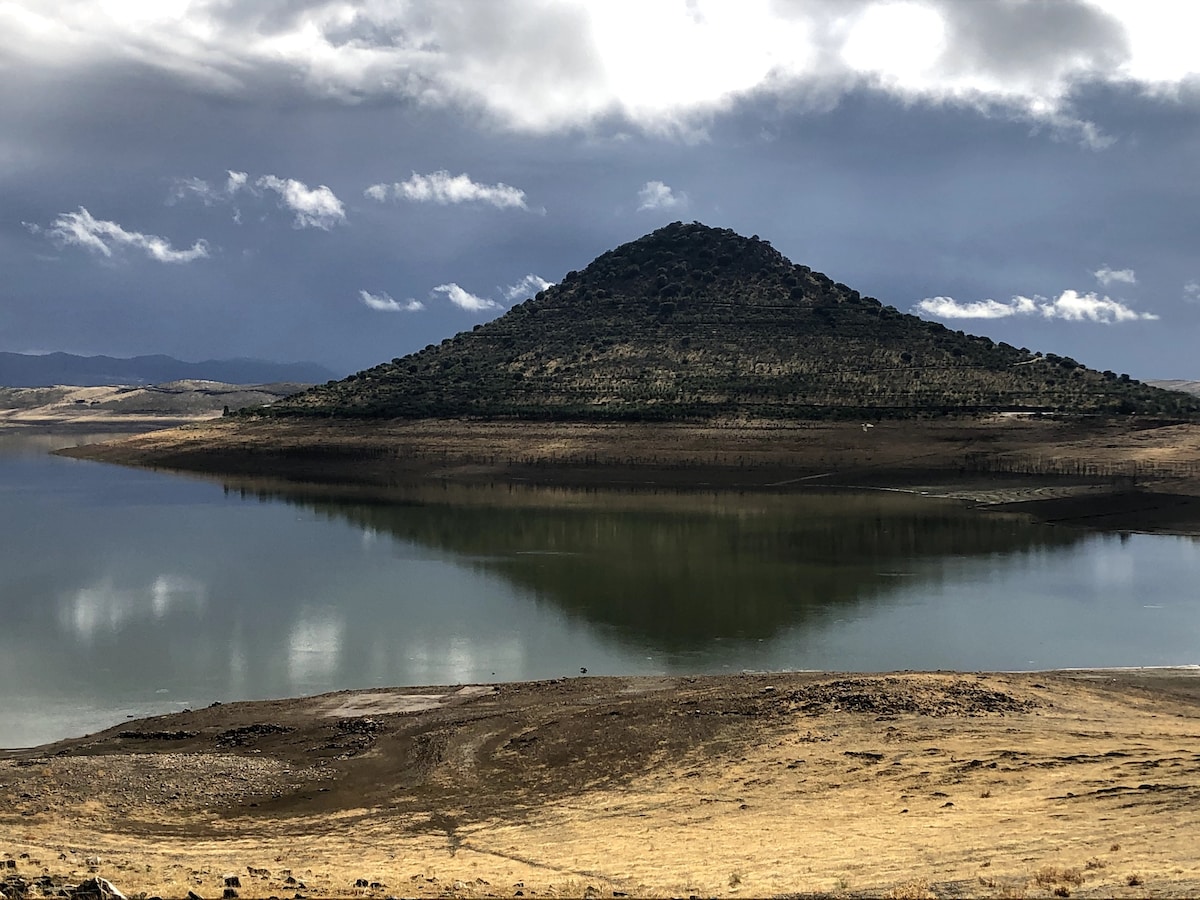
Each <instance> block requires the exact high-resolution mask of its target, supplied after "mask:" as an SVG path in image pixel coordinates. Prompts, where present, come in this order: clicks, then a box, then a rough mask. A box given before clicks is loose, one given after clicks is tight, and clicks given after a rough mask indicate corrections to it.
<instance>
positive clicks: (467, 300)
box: [433, 281, 500, 312]
mask: <svg viewBox="0 0 1200 900" xmlns="http://www.w3.org/2000/svg"><path fill="white" fill-rule="evenodd" d="M433 292H434V293H435V294H445V295H446V296H447V297H449V298H450V302H451V303H453V304H454V305H455V306H457V307H459V308H460V309H465V310H469V311H471V312H481V311H482V310H485V309H499V308H500V304H499V303H497V302H496V301H495V300H490V299H488V298H487V297H476V296H475V295H474V294H472V293H471V292H470V291H467V290H464V289H463V288H460V287H459V286H458V285H457V284H455V283H454V282H453V281H452V282H450V283H449V284H439V285H438V286H437V287H435V288H434V289H433Z"/></svg>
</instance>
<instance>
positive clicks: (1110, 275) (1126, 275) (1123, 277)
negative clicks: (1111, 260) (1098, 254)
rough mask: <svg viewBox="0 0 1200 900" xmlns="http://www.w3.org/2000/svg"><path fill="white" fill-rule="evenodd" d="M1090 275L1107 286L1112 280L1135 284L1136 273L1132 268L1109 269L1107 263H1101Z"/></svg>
mask: <svg viewBox="0 0 1200 900" xmlns="http://www.w3.org/2000/svg"><path fill="white" fill-rule="evenodd" d="M1092 275H1094V276H1095V278H1096V280H1097V281H1098V282H1100V284H1102V285H1104V287H1108V286H1109V285H1110V284H1113V283H1114V282H1115V283H1119V284H1137V275H1136V274H1135V273H1134V271H1133V269H1110V268H1109V267H1108V266H1107V265H1103V266H1101V267H1100V268H1099V269H1097V270H1096V271H1095V272H1093V273H1092Z"/></svg>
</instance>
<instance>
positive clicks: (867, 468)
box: [62, 416, 1200, 533]
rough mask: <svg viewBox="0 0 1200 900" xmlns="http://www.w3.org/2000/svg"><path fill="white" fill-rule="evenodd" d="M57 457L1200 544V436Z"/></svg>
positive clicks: (193, 438) (550, 431) (320, 432)
mask: <svg viewBox="0 0 1200 900" xmlns="http://www.w3.org/2000/svg"><path fill="white" fill-rule="evenodd" d="M869 425H870V426H871V427H867V426H869ZM62 452H63V453H64V454H66V455H71V456H77V457H83V458H89V459H97V460H103V461H107V462H113V463H120V464H124V465H137V466H152V467H155V468H165V469H174V470H179V471H187V472H194V473H199V474H207V475H213V476H220V477H222V478H225V479H230V478H238V477H240V478H272V479H277V480H280V481H285V482H290V483H293V484H306V485H314V484H318V485H327V486H336V487H337V488H338V489H339V490H343V491H348V490H353V489H354V488H355V487H362V488H370V489H374V490H378V491H387V490H389V489H393V488H396V487H397V486H400V485H411V484H413V483H419V482H426V483H428V482H440V483H445V482H455V483H464V484H490V483H507V484H526V485H548V486H567V487H587V488H591V487H607V488H620V489H648V490H663V489H666V490H719V489H729V490H755V491H767V492H772V493H787V492H794V491H804V490H812V489H814V488H817V489H827V488H831V487H851V488H876V489H889V490H909V491H914V492H918V493H925V494H929V495H933V496H946V497H956V498H960V499H964V500H970V501H972V502H974V503H976V504H979V505H982V506H988V507H991V506H996V507H999V506H1000V505H1001V504H1016V503H1019V504H1021V506H1020V507H1019V508H1020V509H1021V510H1022V511H1024V512H1028V513H1030V514H1031V515H1035V516H1038V517H1040V518H1044V519H1048V520H1052V521H1059V522H1070V523H1074V524H1083V525H1089V524H1090V525H1096V526H1099V527H1113V528H1121V529H1125V530H1135V531H1170V532H1184V533H1197V532H1200V426H1198V425H1179V424H1162V423H1155V422H1111V421H1102V420H1082V419H1076V420H1062V421H1057V420H1051V419H1035V418H1021V417H1013V416H995V417H991V418H987V419H976V420H962V421H958V420H934V421H916V422H879V423H875V424H874V425H871V423H849V424H847V423H799V424H797V423H777V422H732V423H724V424H721V425H690V424H676V425H642V424H614V425H597V424H569V423H536V422H513V421H504V422H477V421H457V420H455V421H436V420H423V421H412V422H407V421H394V422H387V421H372V422H359V421H353V420H315V421H291V420H283V421H277V420H253V419H236V420H229V419H222V420H216V421H209V422H204V423H199V424H195V425H190V426H186V427H182V428H176V429H172V430H168V431H158V432H153V433H150V434H143V435H139V436H137V437H134V438H131V439H128V440H123V441H119V442H112V443H108V444H99V445H90V446H86V447H78V448H73V449H70V450H64V451H62ZM1012 508H1013V507H1009V509H1012Z"/></svg>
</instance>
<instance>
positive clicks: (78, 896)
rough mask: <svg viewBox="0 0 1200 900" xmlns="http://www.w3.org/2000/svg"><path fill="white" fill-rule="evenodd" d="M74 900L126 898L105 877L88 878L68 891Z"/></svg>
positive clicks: (117, 899)
mask: <svg viewBox="0 0 1200 900" xmlns="http://www.w3.org/2000/svg"><path fill="white" fill-rule="evenodd" d="M70 896H71V897H73V898H74V900H126V897H125V895H124V894H122V893H121V892H120V891H119V890H117V888H116V886H114V885H113V883H112V882H111V881H109V880H108V879H107V878H89V879H88V880H87V881H84V882H82V883H81V884H80V885H79V887H77V888H75V890H73V891H71V892H70Z"/></svg>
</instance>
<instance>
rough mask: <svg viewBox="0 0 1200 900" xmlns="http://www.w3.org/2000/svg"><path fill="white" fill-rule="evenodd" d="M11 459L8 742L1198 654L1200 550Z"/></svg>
mask: <svg viewBox="0 0 1200 900" xmlns="http://www.w3.org/2000/svg"><path fill="white" fill-rule="evenodd" d="M79 440H83V438H78V437H70V438H46V437H43V438H36V439H35V438H29V437H20V436H4V437H2V438H0V509H2V510H3V512H2V513H0V704H2V708H3V709H4V710H5V714H4V715H3V716H2V717H0V747H2V746H23V745H31V744H36V743H42V742H46V741H50V740H53V739H56V738H60V737H65V736H68V735H77V734H82V733H84V732H87V731H91V730H95V729H98V728H101V727H104V726H108V725H112V724H115V723H117V722H119V721H121V720H122V719H124V718H125V717H126V716H134V715H137V716H140V715H145V714H149V713H154V712H167V711H172V710H177V709H181V708H184V707H198V706H202V705H208V704H209V703H212V702H214V701H228V700H233V699H251V698H265V697H283V696H296V695H301V694H312V693H318V692H321V691H328V690H336V689H341V688H357V687H371V686H377V685H420V684H457V683H472V682H492V681H511V680H525V679H538V678H552V677H559V676H572V675H574V676H578V675H579V674H580V673H581V669H586V670H587V671H588V673H589V674H607V675H612V674H654V673H701V672H731V671H732V672H736V671H741V670H744V669H752V670H776V669H824V670H844V671H845V670H856V671H888V670H896V669H939V668H940V669H964V670H980V669H987V670H999V669H1030V668H1038V669H1041V668H1059V667H1074V666H1081V667H1097V666H1143V665H1144V666H1150V665H1181V664H1190V663H1194V662H1196V661H1197V658H1196V657H1197V646H1196V635H1197V634H1198V633H1200V628H1198V626H1200V597H1198V596H1197V592H1196V590H1195V584H1196V580H1197V575H1198V574H1200V543H1197V542H1196V541H1193V540H1192V539H1189V538H1180V537H1171V536H1148V535H1138V534H1133V535H1120V534H1105V533H1095V532H1084V531H1079V530H1074V529H1070V528H1062V527H1053V526H1047V525H1040V524H1036V523H1033V522H1030V521H1028V520H1026V519H1025V518H1023V517H1020V516H1016V515H994V514H981V513H979V512H976V511H974V510H971V509H968V508H966V507H965V506H964V505H962V504H958V503H952V502H946V501H931V500H926V499H923V498H919V497H913V496H911V495H906V494H901V493H895V492H872V493H845V492H817V491H814V492H812V493H800V494H792V495H786V496H783V495H778V496H772V495H765V494H743V495H739V494H730V493H673V492H663V493H650V492H637V493H618V492H611V491H608V492H580V491H567V490H547V489H540V490H535V489H531V488H530V489H523V488H511V487H507V486H496V487H486V486H483V487H464V486H446V487H445V488H442V487H441V486H433V487H428V486H427V487H425V488H422V489H419V490H416V489H414V490H413V491H412V492H410V493H409V494H408V495H399V496H393V497H391V499H389V500H388V501H387V502H382V501H371V502H368V500H366V499H364V498H363V497H362V496H359V497H357V498H354V499H348V498H340V499H339V498H338V497H337V496H336V492H331V491H329V490H328V489H327V488H326V489H324V490H323V491H322V492H312V491H306V490H305V489H303V488H302V487H297V488H295V489H287V490H285V489H280V488H279V487H278V486H266V485H261V486H256V485H255V484H252V483H246V482H241V483H236V484H235V483H229V484H226V485H222V484H221V483H220V482H218V481H212V480H200V479H193V478H185V477H180V476H175V475H168V474H163V473H156V472H151V471H145V470H135V469H126V468H120V467H115V466H108V465H101V464H97V463H89V462H80V461H75V460H67V459H60V458H56V457H51V456H48V455H46V451H47V450H49V449H51V448H52V447H54V446H61V445H64V444H67V443H73V442H77V441H79Z"/></svg>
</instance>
